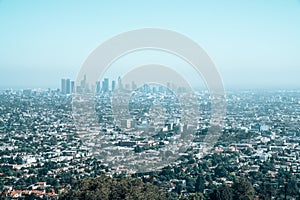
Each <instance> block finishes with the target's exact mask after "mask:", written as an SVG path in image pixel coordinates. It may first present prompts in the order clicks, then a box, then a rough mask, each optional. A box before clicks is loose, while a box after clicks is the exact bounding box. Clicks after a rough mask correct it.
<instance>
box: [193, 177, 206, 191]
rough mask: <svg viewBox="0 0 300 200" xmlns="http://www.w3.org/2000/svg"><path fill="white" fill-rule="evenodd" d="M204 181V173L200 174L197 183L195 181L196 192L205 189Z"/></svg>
mask: <svg viewBox="0 0 300 200" xmlns="http://www.w3.org/2000/svg"><path fill="white" fill-rule="evenodd" d="M204 183H205V179H204V177H203V176H202V175H199V176H198V177H197V179H196V183H195V190H196V192H202V193H203V191H204Z"/></svg>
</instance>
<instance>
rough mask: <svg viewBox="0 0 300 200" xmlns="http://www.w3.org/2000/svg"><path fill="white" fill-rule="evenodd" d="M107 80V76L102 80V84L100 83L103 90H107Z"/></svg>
mask: <svg viewBox="0 0 300 200" xmlns="http://www.w3.org/2000/svg"><path fill="white" fill-rule="evenodd" d="M108 81H109V80H108V78H105V79H104V80H103V84H102V88H103V92H108V91H109V89H108V87H109V84H108V83H109V82H108Z"/></svg>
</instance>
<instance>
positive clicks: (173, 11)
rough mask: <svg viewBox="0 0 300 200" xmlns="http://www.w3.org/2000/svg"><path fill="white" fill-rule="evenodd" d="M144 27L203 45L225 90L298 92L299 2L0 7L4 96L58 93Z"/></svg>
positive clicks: (2, 1) (8, 1) (3, 0)
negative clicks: (34, 90)
mask: <svg viewBox="0 0 300 200" xmlns="http://www.w3.org/2000/svg"><path fill="white" fill-rule="evenodd" d="M145 27H154V28H165V29H171V30H174V31H177V32H179V33H182V34H184V35H187V36H188V37H190V38H191V39H193V40H195V41H196V42H198V44H200V45H201V46H202V47H203V48H204V49H205V50H206V51H207V53H208V55H209V56H210V57H211V58H212V60H213V61H214V63H215V64H216V66H217V68H218V69H219V71H220V73H221V76H222V78H223V81H224V85H225V88H228V89H229V88H253V89H255V88H296V89H300V82H299V81H298V79H299V75H300V55H299V54H300V53H299V52H300V1H299V0H236V1H233V0H227V1H222V0H219V1H217V0H207V1H201V0H195V1H180V0H178V1H177V0H172V1H161V0H160V1H159V0H157V1H156V0H154V1H133V0H128V1H121V0H120V1H108V0H107V1H58V0H57V1H50V0H49V1H47V0H45V1H37V0H35V1H33V0H32V1H31V0H26V1H17V0H0V30H1V33H0V35H1V37H0V70H1V71H0V88H6V87H13V88H26V87H52V88H58V87H59V84H60V79H61V78H62V77H70V78H72V79H75V78H76V75H77V73H78V71H79V69H80V67H81V65H82V63H83V62H84V60H85V59H86V58H87V57H88V55H89V54H90V53H91V52H92V51H93V50H94V49H95V48H96V47H97V46H98V45H100V44H101V43H102V42H103V41H105V40H107V39H109V38H110V37H112V36H114V35H116V34H119V33H121V32H124V31H128V30H133V29H138V28H145ZM136 59H141V58H136ZM125 60H126V59H125ZM174 62H175V61H174ZM123 64H125V63H123Z"/></svg>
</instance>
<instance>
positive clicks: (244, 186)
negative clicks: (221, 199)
mask: <svg viewBox="0 0 300 200" xmlns="http://www.w3.org/2000/svg"><path fill="white" fill-rule="evenodd" d="M232 188H233V190H234V199H236V200H252V199H254V189H253V187H252V185H251V183H250V182H249V181H247V180H246V179H245V178H241V179H239V180H236V181H235V182H234V183H233V186H232Z"/></svg>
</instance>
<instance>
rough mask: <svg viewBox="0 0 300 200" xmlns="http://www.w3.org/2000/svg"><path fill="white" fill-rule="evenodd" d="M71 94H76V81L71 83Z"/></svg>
mask: <svg viewBox="0 0 300 200" xmlns="http://www.w3.org/2000/svg"><path fill="white" fill-rule="evenodd" d="M71 93H72V94H74V93H75V81H71Z"/></svg>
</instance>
